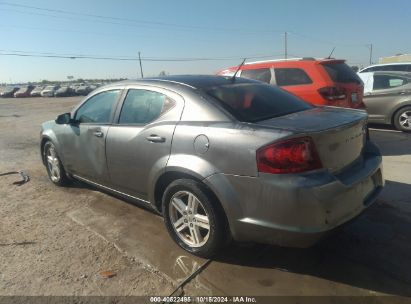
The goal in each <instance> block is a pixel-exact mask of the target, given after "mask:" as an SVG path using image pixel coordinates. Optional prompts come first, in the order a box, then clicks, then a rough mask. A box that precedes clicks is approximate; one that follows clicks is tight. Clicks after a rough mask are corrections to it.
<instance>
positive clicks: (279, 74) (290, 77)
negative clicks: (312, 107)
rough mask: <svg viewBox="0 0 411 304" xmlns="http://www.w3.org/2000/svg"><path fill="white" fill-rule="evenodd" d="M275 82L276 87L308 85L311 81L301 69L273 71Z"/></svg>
mask: <svg viewBox="0 0 411 304" xmlns="http://www.w3.org/2000/svg"><path fill="white" fill-rule="evenodd" d="M275 81H276V83H277V85H278V86H289V85H301V84H310V83H312V80H311V79H310V77H309V76H308V75H307V73H306V72H305V71H304V70H302V69H296V68H285V69H275Z"/></svg>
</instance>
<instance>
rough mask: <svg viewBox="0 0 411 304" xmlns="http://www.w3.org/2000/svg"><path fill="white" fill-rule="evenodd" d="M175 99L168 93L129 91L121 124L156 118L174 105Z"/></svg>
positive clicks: (123, 108) (139, 122) (142, 121)
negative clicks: (167, 94)
mask: <svg viewBox="0 0 411 304" xmlns="http://www.w3.org/2000/svg"><path fill="white" fill-rule="evenodd" d="M174 104H175V103H174V100H172V99H170V98H168V97H167V96H166V95H164V94H161V93H158V92H153V91H147V90H135V89H131V90H129V91H128V93H127V96H126V98H125V100H124V103H123V107H122V109H121V113H120V119H119V123H120V124H147V123H150V122H152V121H154V120H156V119H157V118H158V117H159V116H161V115H162V114H163V113H164V112H166V111H168V110H169V109H171V108H172V107H173V106H174Z"/></svg>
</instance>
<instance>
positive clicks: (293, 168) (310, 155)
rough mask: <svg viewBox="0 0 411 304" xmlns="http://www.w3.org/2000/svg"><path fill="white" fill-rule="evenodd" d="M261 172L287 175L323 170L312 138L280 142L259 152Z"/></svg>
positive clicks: (259, 168) (258, 166)
mask: <svg viewBox="0 0 411 304" xmlns="http://www.w3.org/2000/svg"><path fill="white" fill-rule="evenodd" d="M257 168H258V171H259V172H264V173H274V174H286V173H298V172H305V171H310V170H315V169H320V168H322V164H321V161H320V158H319V156H318V153H317V150H316V149H315V145H314V142H313V140H312V139H311V138H310V137H300V138H292V139H288V140H285V141H280V142H277V143H274V144H271V145H268V146H265V147H262V148H260V149H259V150H258V151H257Z"/></svg>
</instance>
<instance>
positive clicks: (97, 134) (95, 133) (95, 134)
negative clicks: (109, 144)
mask: <svg viewBox="0 0 411 304" xmlns="http://www.w3.org/2000/svg"><path fill="white" fill-rule="evenodd" d="M93 134H94V136H95V137H103V135H104V134H103V132H101V131H100V130H98V131H94V132H93Z"/></svg>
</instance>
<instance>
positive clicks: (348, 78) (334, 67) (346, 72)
mask: <svg viewBox="0 0 411 304" xmlns="http://www.w3.org/2000/svg"><path fill="white" fill-rule="evenodd" d="M323 66H324V68H325V70H326V71H327V73H328V75H329V76H330V78H331V79H332V81H334V82H341V83H352V82H354V83H357V84H361V79H360V77H358V75H357V74H356V73H355V72H354V71H353V70H352V69H351V68H350V67H349V66H348V65H346V64H345V63H327V64H323ZM368 72H369V71H368Z"/></svg>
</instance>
